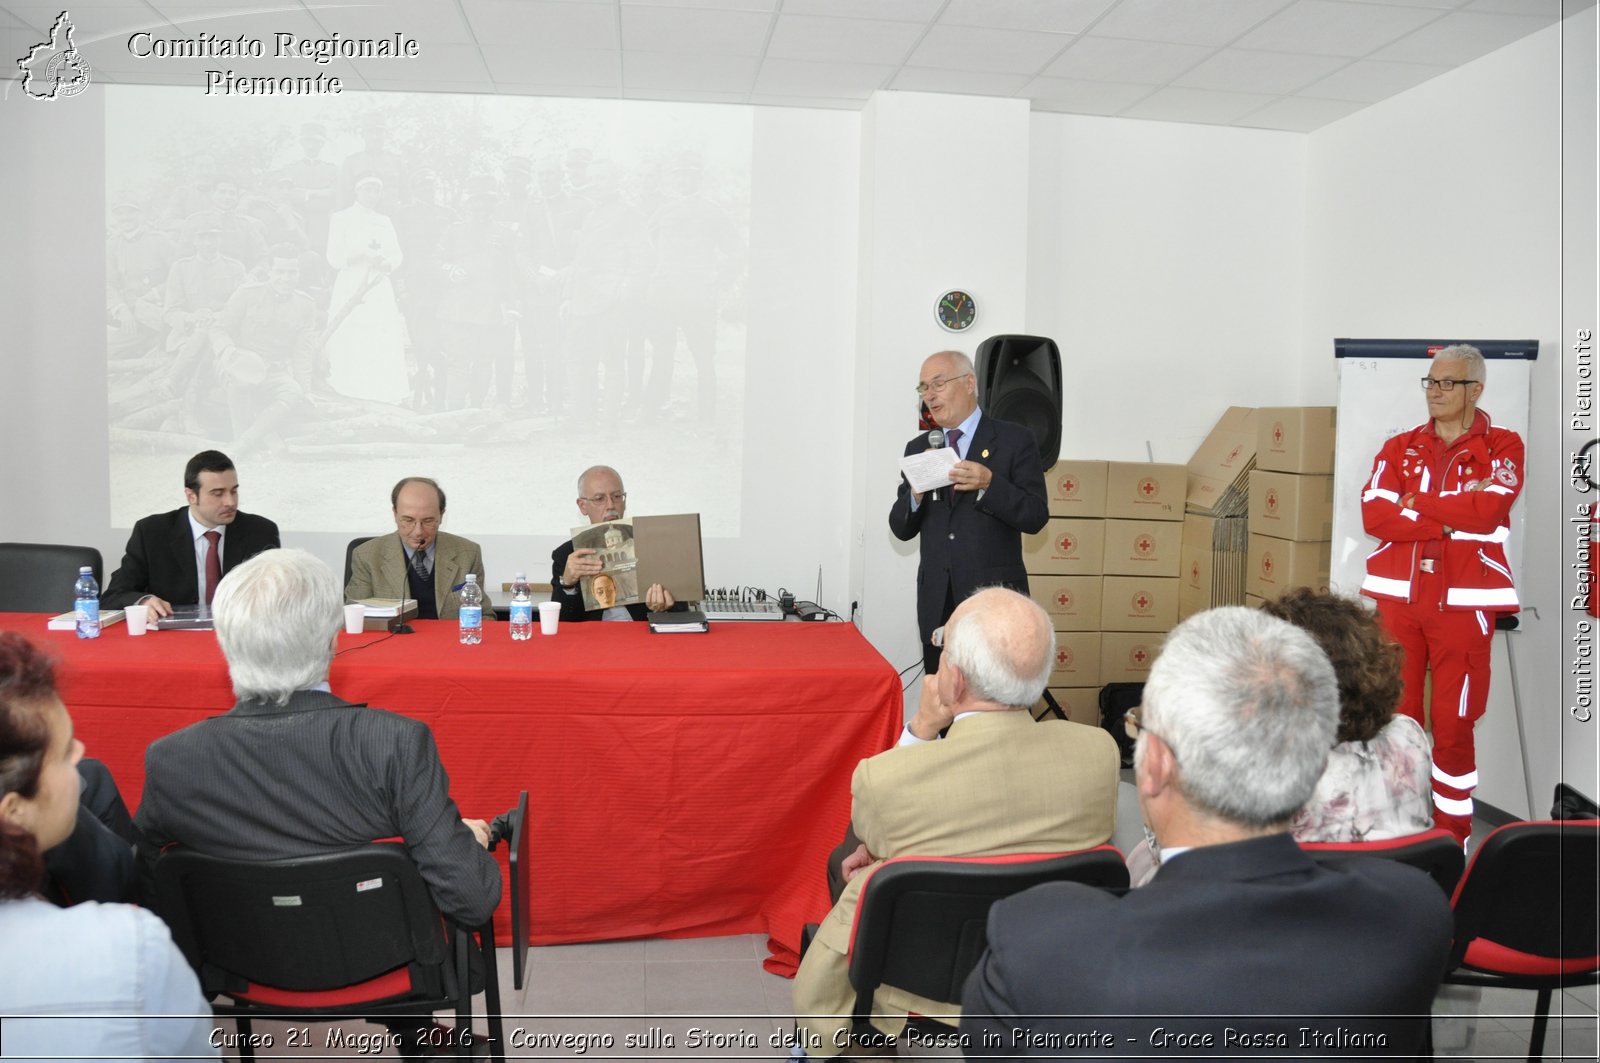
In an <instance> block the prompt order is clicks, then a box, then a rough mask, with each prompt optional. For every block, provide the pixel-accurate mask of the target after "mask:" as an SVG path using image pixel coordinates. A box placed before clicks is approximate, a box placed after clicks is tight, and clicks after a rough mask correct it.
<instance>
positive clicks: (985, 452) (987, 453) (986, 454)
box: [983, 450, 989, 458]
mask: <svg viewBox="0 0 1600 1063" xmlns="http://www.w3.org/2000/svg"><path fill="white" fill-rule="evenodd" d="M983 456H984V457H986V458H987V457H988V456H989V452H988V451H987V450H985V451H984V452H983Z"/></svg>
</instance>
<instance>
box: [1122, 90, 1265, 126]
mask: <svg viewBox="0 0 1600 1063" xmlns="http://www.w3.org/2000/svg"><path fill="white" fill-rule="evenodd" d="M1273 98H1274V97H1272V96H1263V95H1258V94H1255V93H1245V92H1208V91H1206V90H1205V89H1178V88H1167V89H1157V90H1156V91H1155V92H1152V93H1151V94H1150V95H1149V96H1146V97H1145V98H1144V99H1142V100H1140V101H1139V102H1138V103H1136V104H1134V105H1133V106H1131V107H1129V108H1127V109H1126V110H1124V111H1122V112H1121V113H1122V114H1123V115H1124V116H1126V117H1128V118H1154V119H1156V120H1158V121H1162V122H1206V123H1210V124H1213V125H1227V124H1229V123H1231V122H1236V121H1238V120H1239V119H1240V118H1243V117H1244V116H1245V115H1247V114H1249V113H1250V112H1251V111H1254V110H1257V109H1259V108H1260V107H1261V106H1262V105H1263V104H1267V103H1271V102H1272V100H1273Z"/></svg>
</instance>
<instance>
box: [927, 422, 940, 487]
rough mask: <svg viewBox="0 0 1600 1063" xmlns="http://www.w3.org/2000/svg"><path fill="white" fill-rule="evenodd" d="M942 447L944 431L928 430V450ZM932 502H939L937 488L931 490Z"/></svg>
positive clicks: (937, 429) (938, 429)
mask: <svg viewBox="0 0 1600 1063" xmlns="http://www.w3.org/2000/svg"><path fill="white" fill-rule="evenodd" d="M942 446H944V429H943V428H930V429H929V430H928V449H929V450H938V449H939V448H940V447H942ZM933 500H934V501H935V502H937V501H939V489H938V488H937V487H935V488H934V489H933Z"/></svg>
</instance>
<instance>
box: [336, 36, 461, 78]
mask: <svg viewBox="0 0 1600 1063" xmlns="http://www.w3.org/2000/svg"><path fill="white" fill-rule="evenodd" d="M352 65H354V67H355V68H356V72H357V73H359V74H360V75H361V76H362V77H364V78H366V79H368V80H369V81H371V80H374V79H375V80H378V81H423V82H429V83H432V82H435V81H481V82H483V83H484V84H486V85H487V84H488V83H489V80H490V79H489V68H488V67H487V66H485V65H484V62H483V55H482V53H481V52H480V51H479V50H478V46H477V45H475V44H432V43H429V44H425V45H423V46H422V53H421V54H420V55H418V56H417V57H416V58H415V59H400V60H394V59H357V60H352Z"/></svg>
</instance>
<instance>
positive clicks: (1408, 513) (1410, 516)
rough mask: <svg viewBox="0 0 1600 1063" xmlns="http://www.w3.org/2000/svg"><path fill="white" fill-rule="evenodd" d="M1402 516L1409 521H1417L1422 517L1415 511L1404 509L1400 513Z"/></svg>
mask: <svg viewBox="0 0 1600 1063" xmlns="http://www.w3.org/2000/svg"><path fill="white" fill-rule="evenodd" d="M1400 515H1401V516H1402V517H1404V518H1405V519H1406V520H1409V521H1415V520H1416V519H1417V518H1418V517H1420V516H1422V514H1421V513H1418V512H1417V511H1416V510H1414V509H1402V510H1401V511H1400Z"/></svg>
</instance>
